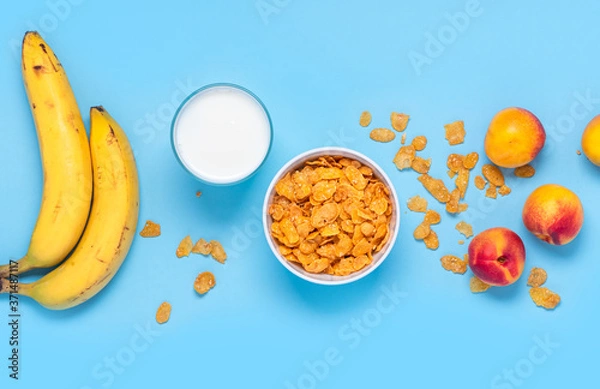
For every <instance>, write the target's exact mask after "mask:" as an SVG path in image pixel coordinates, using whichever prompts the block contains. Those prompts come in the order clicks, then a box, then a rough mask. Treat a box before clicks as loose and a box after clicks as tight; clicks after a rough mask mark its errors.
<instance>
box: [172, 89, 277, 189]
mask: <svg viewBox="0 0 600 389" xmlns="http://www.w3.org/2000/svg"><path fill="white" fill-rule="evenodd" d="M272 139H273V125H272V123H271V117H270V116H269V113H268V111H267V109H266V107H265V105H264V104H263V103H262V101H260V99H259V98H258V97H257V96H256V95H254V94H253V93H252V92H250V91H249V90H248V89H246V88H243V87H241V86H239V85H234V84H211V85H207V86H204V87H202V88H200V89H198V90H197V91H195V92H194V93H192V94H191V95H190V96H189V97H188V98H187V99H186V100H185V101H184V102H183V103H182V104H181V106H180V107H179V109H178V110H177V112H176V113H175V117H174V119H173V123H172V127H171V141H172V143H173V149H174V151H175V155H176V156H177V159H178V160H179V162H180V163H181V164H182V165H183V167H184V168H185V169H186V170H187V171H189V172H190V173H192V174H193V175H194V176H195V177H196V178H197V179H199V180H200V181H203V182H206V183H209V184H214V185H231V184H237V183H239V182H242V181H244V180H245V179H247V178H249V177H250V176H251V175H252V174H253V173H254V172H256V170H257V169H258V168H259V167H260V166H261V165H262V164H263V162H264V161H265V159H266V157H267V154H268V153H269V150H270V149H271V142H272Z"/></svg>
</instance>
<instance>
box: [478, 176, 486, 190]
mask: <svg viewBox="0 0 600 389" xmlns="http://www.w3.org/2000/svg"><path fill="white" fill-rule="evenodd" d="M486 184H487V182H486V181H485V178H483V177H481V176H475V187H476V188H477V189H479V190H483V189H484V188H485V186H486Z"/></svg>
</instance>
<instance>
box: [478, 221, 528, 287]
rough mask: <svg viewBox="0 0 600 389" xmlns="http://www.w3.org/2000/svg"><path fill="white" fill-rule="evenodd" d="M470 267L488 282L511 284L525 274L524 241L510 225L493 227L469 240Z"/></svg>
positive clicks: (481, 278) (482, 279) (498, 284)
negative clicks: (508, 226) (507, 226)
mask: <svg viewBox="0 0 600 389" xmlns="http://www.w3.org/2000/svg"><path fill="white" fill-rule="evenodd" d="M469 267H470V268H471V270H472V271H473V273H474V274H475V275H476V276H477V278H479V279H480V280H481V281H483V282H485V283H486V284H490V285H494V286H506V285H510V284H512V283H514V282H515V281H516V280H518V279H519V277H521V274H523V269H524V268H525V245H524V244H523V241H522V240H521V238H520V237H519V235H517V234H516V233H515V232H513V231H511V230H509V229H508V228H503V227H496V228H490V229H489V230H485V231H483V232H481V233H479V234H478V235H477V236H476V237H475V238H473V240H472V241H471V244H469Z"/></svg>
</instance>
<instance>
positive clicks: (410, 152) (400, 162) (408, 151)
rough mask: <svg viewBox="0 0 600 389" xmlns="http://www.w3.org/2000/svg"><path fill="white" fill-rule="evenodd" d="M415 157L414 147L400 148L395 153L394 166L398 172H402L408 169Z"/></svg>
mask: <svg viewBox="0 0 600 389" xmlns="http://www.w3.org/2000/svg"><path fill="white" fill-rule="evenodd" d="M416 155H417V150H415V146H413V145H408V146H402V147H400V150H398V152H397V153H396V156H395V157H394V161H393V162H394V165H396V167H397V168H398V170H404V169H407V168H410V167H411V165H412V163H413V161H414V160H415V157H416Z"/></svg>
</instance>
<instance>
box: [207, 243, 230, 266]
mask: <svg viewBox="0 0 600 389" xmlns="http://www.w3.org/2000/svg"><path fill="white" fill-rule="evenodd" d="M209 244H210V245H211V247H212V249H211V250H210V255H211V256H212V257H213V258H214V259H215V260H217V262H219V263H225V261H226V260H227V253H226V252H225V249H224V248H223V246H222V245H221V243H220V242H219V241H217V240H211V241H210V243H209Z"/></svg>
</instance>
